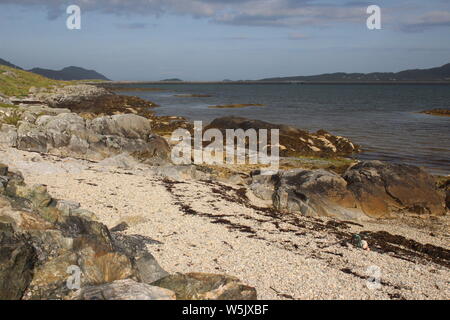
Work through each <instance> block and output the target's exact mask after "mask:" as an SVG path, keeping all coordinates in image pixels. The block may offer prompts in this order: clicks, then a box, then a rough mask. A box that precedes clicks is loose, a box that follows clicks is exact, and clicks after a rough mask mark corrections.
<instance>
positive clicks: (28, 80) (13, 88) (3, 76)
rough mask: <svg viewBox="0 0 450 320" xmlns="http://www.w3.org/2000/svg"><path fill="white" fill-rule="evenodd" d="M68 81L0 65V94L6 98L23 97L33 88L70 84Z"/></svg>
mask: <svg viewBox="0 0 450 320" xmlns="http://www.w3.org/2000/svg"><path fill="white" fill-rule="evenodd" d="M68 83H69V82H66V81H58V80H52V79H48V78H45V77H43V76H40V75H38V74H34V73H31V72H27V71H23V70H19V69H15V68H10V67H7V66H5V65H0V94H3V95H5V96H17V97H23V96H26V95H28V90H29V89H30V88H31V87H36V88H50V87H51V86H55V85H64V84H68Z"/></svg>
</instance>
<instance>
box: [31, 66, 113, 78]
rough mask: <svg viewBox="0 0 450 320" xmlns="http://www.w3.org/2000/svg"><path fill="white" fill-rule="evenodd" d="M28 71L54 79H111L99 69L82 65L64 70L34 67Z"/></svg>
mask: <svg viewBox="0 0 450 320" xmlns="http://www.w3.org/2000/svg"><path fill="white" fill-rule="evenodd" d="M28 71H30V72H33V73H37V74H40V75H41V76H44V77H47V78H50V79H54V80H65V81H70V80H109V79H108V78H106V77H105V76H104V75H102V74H100V73H98V72H97V71H94V70H86V69H84V68H80V67H67V68H64V69H62V70H50V69H42V68H34V69H31V70H28Z"/></svg>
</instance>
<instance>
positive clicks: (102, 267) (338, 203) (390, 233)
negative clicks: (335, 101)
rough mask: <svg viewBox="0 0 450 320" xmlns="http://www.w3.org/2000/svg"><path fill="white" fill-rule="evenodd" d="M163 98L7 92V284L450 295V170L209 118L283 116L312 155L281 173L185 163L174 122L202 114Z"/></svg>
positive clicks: (34, 288) (87, 90)
mask: <svg viewBox="0 0 450 320" xmlns="http://www.w3.org/2000/svg"><path fill="white" fill-rule="evenodd" d="M11 100H13V101H14V103H12V102H13V101H11ZM154 107H157V106H156V105H155V104H153V103H150V102H147V101H144V100H142V99H139V98H135V97H128V96H120V95H116V94H114V93H112V92H110V91H108V90H106V89H104V88H101V87H96V86H91V85H70V86H65V87H60V88H57V89H55V90H53V91H52V90H38V89H31V90H30V95H29V96H28V97H26V98H22V99H17V98H14V99H11V98H6V97H5V98H3V100H2V107H1V108H0V125H1V127H0V163H3V164H4V165H2V166H0V182H1V184H0V186H2V187H1V188H0V201H1V203H0V244H1V245H0V250H1V254H0V280H2V281H0V283H2V285H1V286H0V297H1V298H4V299H256V297H257V295H258V297H260V298H265V299H346V298H347V299H448V298H449V294H448V290H446V288H448V278H449V275H450V270H449V267H450V250H449V248H448V238H449V232H448V231H449V229H448V227H449V220H448V215H447V213H448V210H449V207H448V205H449V202H448V199H449V185H448V183H447V182H448V181H447V182H445V181H444V182H442V181H441V182H440V183H437V182H436V180H435V178H434V177H432V176H431V175H429V174H428V173H426V172H425V171H423V170H422V169H420V168H417V167H414V166H409V165H403V164H389V163H384V162H381V161H362V162H354V161H351V160H348V161H347V160H345V159H344V160H342V159H343V157H346V156H350V155H351V154H353V153H357V152H359V151H360V149H359V147H358V146H356V145H354V144H353V143H352V142H351V141H349V140H348V139H346V138H344V137H338V136H334V135H332V134H330V133H328V132H325V131H323V130H321V131H318V132H316V133H309V132H306V131H303V130H300V129H298V128H294V127H291V126H284V125H275V124H270V123H267V122H263V121H257V120H250V119H244V118H236V117H227V118H219V119H216V120H214V121H213V122H212V123H211V124H210V125H209V126H208V128H216V129H219V130H221V131H222V130H225V129H237V128H240V129H244V130H246V129H248V128H255V129H272V128H276V129H279V130H280V145H281V146H282V148H281V150H282V156H286V157H299V158H298V159H299V161H298V162H295V161H293V160H289V163H287V162H283V163H282V170H280V171H279V172H278V173H275V174H273V175H271V176H266V175H265V176H262V175H260V173H259V171H257V170H254V169H256V168H252V167H250V166H248V167H237V166H235V167H233V166H228V167H215V166H197V165H184V166H176V165H173V164H172V163H171V161H170V150H171V145H170V141H168V140H167V136H168V135H169V134H170V132H171V131H172V130H174V129H175V128H180V127H181V128H186V129H188V130H192V128H193V126H192V124H191V123H189V122H188V121H187V120H186V119H183V118H180V117H176V116H174V117H157V116H155V115H154V113H153V112H152V108H154ZM302 157H303V158H302ZM308 157H309V158H308ZM305 159H308V161H306V160H305ZM311 159H313V160H311ZM314 159H315V160H314ZM338 161H341V162H342V164H339V166H336V163H338ZM323 162H325V164H323ZM319 163H320V165H319ZM283 164H284V165H285V167H283ZM19 171H20V172H22V174H23V176H22V175H21V174H20V173H19ZM47 190H48V191H47ZM54 197H56V198H60V199H66V200H56V199H55V198H54ZM81 208H86V209H87V210H84V209H81ZM355 236H357V238H358V237H359V238H358V239H360V240H361V241H364V243H365V245H363V246H362V245H361V246H360V243H362V242H361V241H359V242H358V243H356V244H355ZM369 248H370V249H371V250H370V251H369V250H367V249H369ZM14 257H20V258H18V259H16V258H14ZM155 258H156V259H155ZM156 261H158V262H156ZM255 261H258V265H256V264H255ZM160 264H161V266H162V268H161V266H160ZM70 266H77V267H78V268H80V270H81V271H82V273H83V276H82V282H81V287H80V289H79V290H70V289H69V288H68V287H67V285H66V280H67V278H68V276H69V275H68V274H67V268H68V267H70ZM370 266H377V267H379V268H380V269H381V270H382V278H381V289H378V290H371V289H370V288H369V287H368V286H367V281H366V280H367V278H368V277H369V276H368V275H367V272H366V271H367V270H366V269H367V268H368V267H370ZM166 270H167V271H166ZM199 272H200V273H199ZM235 276H237V278H236V277H235ZM5 279H8V280H5ZM239 279H240V280H239ZM241 281H242V282H241ZM131 293H132V294H131ZM257 293H258V294H257Z"/></svg>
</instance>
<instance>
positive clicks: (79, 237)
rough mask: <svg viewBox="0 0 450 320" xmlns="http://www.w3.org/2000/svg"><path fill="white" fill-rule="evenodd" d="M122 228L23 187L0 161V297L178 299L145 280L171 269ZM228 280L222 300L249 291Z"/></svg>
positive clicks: (42, 189) (37, 188)
mask: <svg viewBox="0 0 450 320" xmlns="http://www.w3.org/2000/svg"><path fill="white" fill-rule="evenodd" d="M121 230H123V228H117V229H116V231H114V232H113V231H110V230H108V228H107V227H106V226H105V225H103V224H102V223H100V222H98V221H96V217H95V214H94V213H92V212H89V211H87V210H83V209H81V208H80V206H79V204H77V203H73V202H68V201H63V200H57V199H54V198H52V197H51V196H50V195H49V194H48V192H47V190H46V187H45V186H43V185H35V186H29V185H26V184H25V183H24V179H23V178H22V176H21V175H20V174H19V173H13V172H9V170H8V167H6V166H4V165H0V299H116V300H124V299H146V300H149V299H151V300H160V299H175V298H176V297H178V295H177V294H176V292H175V291H171V290H170V289H167V288H163V287H164V286H157V285H156V284H153V285H151V283H157V282H158V281H159V280H161V279H162V278H164V279H166V278H168V277H170V275H169V274H168V273H167V272H166V271H165V270H163V269H162V268H161V267H160V266H159V264H158V263H157V261H156V260H155V258H154V257H153V256H152V255H151V254H150V252H148V251H147V248H146V245H145V242H144V241H143V239H141V238H140V237H139V236H132V235H126V234H124V233H121ZM200 277H204V278H208V279H209V278H210V277H212V276H211V275H205V276H201V274H200ZM215 277H217V278H226V277H225V276H220V275H216V276H215ZM228 282H229V281H228ZM228 282H226V283H228ZM231 282H233V284H232V285H229V286H228V287H227V288H229V290H232V291H233V295H230V294H228V293H227V295H226V297H228V298H233V297H234V298H239V297H240V296H248V294H247V292H249V291H252V290H253V291H254V289H253V288H251V287H247V286H245V285H243V284H242V283H240V282H239V281H238V280H237V279H233V280H232V281H231ZM186 285H187V284H186ZM177 289H178V290H182V291H183V290H184V291H186V292H187V291H189V289H187V288H185V289H183V288H182V287H178V288H177ZM214 289H216V288H214ZM218 289H220V290H221V288H218ZM221 297H224V295H220V294H216V295H207V296H204V298H205V299H219V298H221ZM251 297H255V298H256V295H252V296H251ZM178 298H179V297H178Z"/></svg>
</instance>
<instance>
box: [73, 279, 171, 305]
mask: <svg viewBox="0 0 450 320" xmlns="http://www.w3.org/2000/svg"><path fill="white" fill-rule="evenodd" d="M175 298H176V297H175V293H174V292H173V291H170V290H167V289H164V288H159V287H155V286H151V285H148V284H145V283H139V282H136V281H134V280H131V279H126V280H118V281H114V282H112V283H107V284H103V285H99V286H92V287H86V288H83V289H81V292H80V294H79V296H78V297H77V299H80V300H175Z"/></svg>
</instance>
